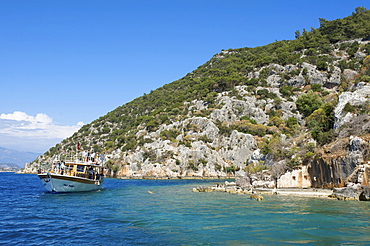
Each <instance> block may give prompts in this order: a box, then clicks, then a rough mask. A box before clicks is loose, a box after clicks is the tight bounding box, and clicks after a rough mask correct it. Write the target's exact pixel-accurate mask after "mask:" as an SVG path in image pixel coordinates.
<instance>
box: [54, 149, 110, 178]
mask: <svg viewBox="0 0 370 246" xmlns="http://www.w3.org/2000/svg"><path fill="white" fill-rule="evenodd" d="M61 159H63V161H61ZM75 166H76V167H75ZM79 166H80V167H79ZM79 168H80V170H79ZM51 172H52V173H55V174H60V175H66V176H73V177H81V178H87V179H93V180H102V179H103V177H104V159H102V158H98V159H95V158H92V157H89V156H82V155H70V156H65V157H64V158H58V159H56V160H55V162H54V164H53V166H52V170H51Z"/></svg>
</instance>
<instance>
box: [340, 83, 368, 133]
mask: <svg viewBox="0 0 370 246" xmlns="http://www.w3.org/2000/svg"><path fill="white" fill-rule="evenodd" d="M369 96H370V86H369V85H367V86H363V87H362V88H359V89H357V90H355V91H354V92H350V91H348V92H343V93H342V94H341V95H340V96H339V100H338V104H337V106H336V107H335V109H334V116H335V123H334V128H335V129H336V128H338V127H340V126H341V125H343V124H344V123H347V122H349V121H351V119H352V118H353V117H354V115H353V113H351V112H345V111H344V110H343V109H344V107H345V106H346V104H347V103H349V104H351V105H352V106H359V105H363V104H365V103H366V102H367V101H368V97H369Z"/></svg>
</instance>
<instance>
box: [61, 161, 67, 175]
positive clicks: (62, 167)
mask: <svg viewBox="0 0 370 246" xmlns="http://www.w3.org/2000/svg"><path fill="white" fill-rule="evenodd" d="M65 169H66V165H65V164H64V162H63V161H62V162H61V163H60V174H61V175H63V174H64V171H65Z"/></svg>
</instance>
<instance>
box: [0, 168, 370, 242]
mask: <svg viewBox="0 0 370 246" xmlns="http://www.w3.org/2000/svg"><path fill="white" fill-rule="evenodd" d="M212 182H215V181H209V180H206V181H202V180H119V179H106V180H105V183H104V189H103V190H101V191H96V192H84V193H68V194H50V193H47V192H45V191H44V190H43V187H42V185H41V183H40V181H39V180H38V178H37V176H36V175H31V174H13V173H0V197H1V199H0V245H290V244H292V245H293V244H303V245H370V202H349V201H336V200H326V199H313V198H297V197H284V196H265V199H264V201H262V202H258V201H255V200H250V199H249V196H247V195H234V194H228V193H193V192H192V188H193V187H197V186H199V185H207V184H209V183H212ZM216 182H221V181H216ZM148 191H151V192H153V193H149V192H148Z"/></svg>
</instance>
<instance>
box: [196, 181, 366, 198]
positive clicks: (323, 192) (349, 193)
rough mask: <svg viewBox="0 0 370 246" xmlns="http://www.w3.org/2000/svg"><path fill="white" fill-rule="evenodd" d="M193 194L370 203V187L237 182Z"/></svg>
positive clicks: (210, 187) (202, 189) (204, 188)
mask: <svg viewBox="0 0 370 246" xmlns="http://www.w3.org/2000/svg"><path fill="white" fill-rule="evenodd" d="M193 192H226V193H231V194H240V195H250V198H252V199H256V200H263V195H282V196H296V197H308V198H327V199H336V200H346V201H351V200H352V201H370V187H363V186H356V185H354V186H348V187H344V188H334V189H333V190H332V189H321V188H320V189H316V188H306V189H299V188H278V189H276V188H253V187H246V188H243V187H241V186H238V185H237V184H236V183H235V182H228V181H225V183H224V184H218V183H216V184H214V185H213V186H206V187H203V186H199V187H196V188H193Z"/></svg>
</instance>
